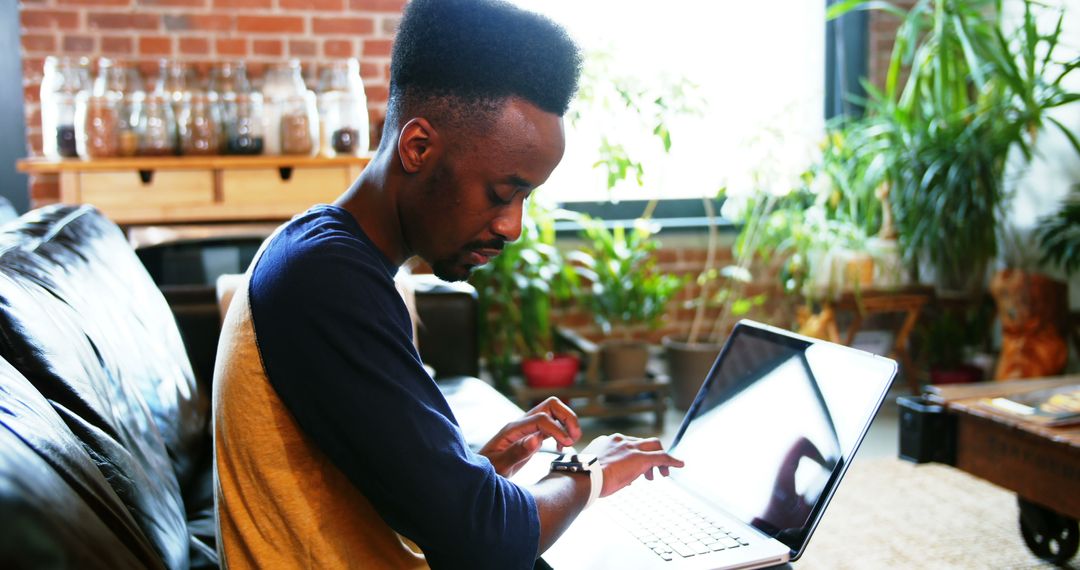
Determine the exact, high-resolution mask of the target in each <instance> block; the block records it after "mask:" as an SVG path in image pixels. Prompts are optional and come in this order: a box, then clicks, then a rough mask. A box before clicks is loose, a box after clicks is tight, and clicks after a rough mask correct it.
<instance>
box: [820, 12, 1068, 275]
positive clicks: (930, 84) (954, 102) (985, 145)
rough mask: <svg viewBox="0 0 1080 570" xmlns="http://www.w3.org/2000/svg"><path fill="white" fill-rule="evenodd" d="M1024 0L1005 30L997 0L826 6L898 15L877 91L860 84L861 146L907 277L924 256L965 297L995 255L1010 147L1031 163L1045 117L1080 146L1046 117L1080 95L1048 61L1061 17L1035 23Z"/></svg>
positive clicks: (833, 14) (1065, 72)
mask: <svg viewBox="0 0 1080 570" xmlns="http://www.w3.org/2000/svg"><path fill="white" fill-rule="evenodd" d="M1033 4H1034V2H1033V1H1032V0H1024V2H1023V8H1024V12H1023V19H1022V22H1021V23H1020V25H1019V26H1017V27H1016V30H1015V31H1011V30H1009V29H1008V27H1007V26H1006V25H1005V24H1004V17H1003V14H1002V10H1001V9H1000V8H1001V6H1000V2H998V3H996V6H995V3H993V2H991V1H989V0H967V1H961V0H949V1H945V0H918V1H917V2H916V3H915V5H914V6H913V7H912V9H911V10H910V11H909V12H906V13H904V12H902V11H900V10H898V9H896V8H895V7H892V6H891V5H888V4H886V3H881V2H850V1H849V2H844V3H840V4H837V5H836V6H834V7H833V8H831V9H830V11H829V16H830V17H836V16H838V15H840V14H842V13H844V12H846V11H849V10H851V9H853V8H860V7H861V8H865V7H885V8H886V9H888V10H890V11H893V12H896V13H898V14H899V15H901V16H902V17H903V18H904V20H903V22H902V24H901V26H900V28H899V30H898V32H897V37H896V43H895V45H894V47H893V54H892V59H891V61H890V66H889V69H888V73H887V77H886V82H885V85H884V89H877V88H875V87H874V86H872V85H867V86H866V88H867V91H868V93H869V95H870V97H869V104H868V109H869V113H868V116H867V117H866V122H867V124H868V126H869V129H870V131H869V132H870V133H872V136H871V139H879V142H878V143H877V144H873V145H869V146H872V147H873V149H874V150H873V152H874V153H876V154H877V160H878V161H879V164H880V165H881V166H882V168H883V169H884V172H885V177H886V181H887V182H888V184H889V186H890V191H889V195H890V201H891V204H892V209H893V213H894V214H895V219H896V227H897V230H898V233H899V239H900V242H901V245H902V247H903V250H904V254H905V257H906V259H907V260H908V263H909V264H910V265H911V266H912V267H914V268H915V270H916V273H917V272H918V269H919V264H920V263H926V265H928V266H929V268H931V269H932V270H933V273H934V276H935V280H936V283H937V286H938V289H939V291H941V292H943V293H944V292H947V291H960V292H964V293H967V294H970V293H972V292H974V291H977V290H980V289H981V288H982V286H983V284H984V282H985V275H986V269H987V266H988V261H989V260H991V259H993V258H994V257H995V256H996V254H997V252H998V246H999V243H998V235H997V233H998V232H997V230H998V227H999V221H1000V220H1001V219H1002V216H1003V205H1004V203H1005V199H1006V197H1007V196H1008V191H1007V188H1006V186H1005V169H1006V158H1007V157H1008V156H1009V154H1010V153H1011V152H1013V151H1019V153H1020V155H1021V156H1022V157H1023V158H1024V159H1025V160H1030V159H1031V155H1032V151H1031V148H1032V143H1033V141H1034V139H1035V137H1036V136H1037V133H1038V131H1039V129H1040V128H1041V127H1042V126H1043V124H1044V122H1049V123H1051V124H1053V125H1054V126H1056V127H1057V128H1059V129H1061V130H1062V131H1063V132H1064V133H1065V135H1066V136H1067V137H1068V138H1069V140H1070V141H1071V142H1072V144H1073V145H1074V146H1077V149H1078V151H1080V145H1078V144H1077V140H1076V138H1075V137H1074V136H1073V135H1072V133H1070V132H1069V130H1068V129H1067V128H1066V127H1065V126H1064V125H1062V124H1061V123H1060V122H1058V121H1057V120H1055V119H1054V118H1052V117H1049V116H1047V113H1046V112H1047V110H1049V109H1053V108H1055V107H1059V106H1062V105H1065V104H1068V103H1071V102H1073V101H1076V100H1077V99H1078V97H1080V96H1078V95H1077V94H1076V93H1072V92H1069V91H1068V90H1067V89H1066V88H1065V87H1064V86H1065V83H1064V82H1063V79H1064V78H1065V77H1066V76H1067V75H1068V74H1069V73H1071V72H1072V71H1073V70H1074V69H1076V67H1077V66H1076V65H1075V62H1071V63H1065V64H1062V63H1059V62H1057V61H1055V60H1054V55H1055V48H1056V47H1057V46H1058V44H1059V40H1060V39H1061V34H1062V26H1061V19H1060V17H1059V19H1058V24H1057V26H1056V28H1055V29H1053V30H1051V31H1049V32H1047V31H1043V30H1040V29H1039V27H1038V25H1037V24H1036V18H1035V14H1034V12H1033V8H1032V5H1033ZM995 7H996V9H995ZM926 265H924V266H923V268H926Z"/></svg>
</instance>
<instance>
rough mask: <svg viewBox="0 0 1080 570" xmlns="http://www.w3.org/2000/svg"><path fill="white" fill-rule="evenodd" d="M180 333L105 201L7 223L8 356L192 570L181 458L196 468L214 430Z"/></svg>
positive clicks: (3, 319)
mask: <svg viewBox="0 0 1080 570" xmlns="http://www.w3.org/2000/svg"><path fill="white" fill-rule="evenodd" d="M162 312H164V314H162ZM178 334H179V333H178V332H177V331H176V326H175V322H174V321H173V320H172V316H171V314H169V312H168V307H167V306H166V305H165V303H164V300H163V299H162V297H161V295H160V293H159V292H158V291H157V289H156V287H154V285H153V283H152V282H151V281H150V279H149V277H148V276H147V275H146V272H145V270H143V269H142V268H141V267H140V266H139V265H138V261H137V259H136V258H135V256H134V253H133V252H132V250H131V247H130V246H129V245H128V244H127V243H126V242H125V241H124V239H123V236H122V234H121V233H120V232H119V230H118V229H117V228H116V226H115V225H113V224H112V223H111V222H108V220H105V219H104V218H102V217H101V216H100V214H99V213H97V212H96V210H93V209H92V208H88V207H80V208H71V207H51V208H45V209H42V210H39V211H35V212H32V213H31V214H28V215H27V216H24V218H22V219H21V220H20V221H19V223H18V224H16V225H15V226H11V225H9V226H7V227H5V231H3V232H0V356H3V357H4V358H6V359H7V360H8V361H10V362H11V363H12V364H13V365H14V366H15V367H16V368H17V369H18V370H19V371H20V372H21V373H22V374H23V375H24V376H26V378H27V379H28V380H29V381H30V382H31V383H32V384H33V385H34V387H35V388H37V390H38V391H39V392H40V393H41V394H42V395H44V396H45V397H46V398H47V399H48V400H49V401H50V403H51V404H52V405H53V408H54V409H55V410H56V411H57V412H58V413H59V415H60V416H61V417H62V419H63V421H64V422H65V423H66V424H67V426H68V427H69V429H70V430H71V431H72V432H73V433H74V434H75V435H76V437H78V438H79V440H81V441H82V443H83V445H84V446H85V448H86V449H87V451H88V453H89V454H90V455H91V457H93V458H94V462H95V463H96V464H97V466H98V468H99V470H100V471H101V474H102V475H104V477H105V479H106V480H107V481H109V482H110V484H111V485H112V487H113V489H114V490H115V491H116V494H117V496H118V497H119V498H120V500H121V501H122V502H123V504H124V505H125V507H126V508H127V510H128V511H129V512H130V513H131V514H132V515H133V518H134V520H135V522H136V523H137V524H138V525H139V527H140V528H141V529H142V531H143V532H144V533H145V534H146V536H147V538H148V539H149V541H150V542H151V543H152V544H153V545H154V547H155V549H156V550H157V552H158V554H159V555H160V556H161V558H162V559H163V560H164V562H165V564H166V565H167V566H168V567H175V568H182V567H187V565H188V550H187V549H188V535H187V528H186V524H185V518H184V511H185V509H184V506H183V502H182V500H181V495H180V487H179V484H178V482H177V478H176V474H175V473H176V472H175V471H174V466H175V467H177V468H178V469H179V471H180V472H184V471H188V470H190V468H189V467H187V466H188V465H190V464H192V463H193V462H194V460H195V459H196V458H197V457H198V454H192V453H189V452H190V451H192V450H193V449H198V448H200V447H201V446H202V443H201V441H196V440H202V439H205V437H206V435H205V432H201V431H200V430H202V429H205V419H204V418H205V412H204V411H203V410H200V409H199V408H200V407H201V406H204V405H205V403H203V402H200V401H199V400H200V399H199V397H198V394H197V392H195V390H194V380H193V379H192V376H191V370H190V365H189V364H188V363H187V360H186V356H185V355H184V352H183V345H182V343H181V342H180V341H179V336H178ZM161 339H164V340H161ZM170 339H174V340H175V343H173V342H172V340H170ZM173 344H175V345H176V346H172V345H173ZM144 396H145V399H144ZM148 403H149V405H148ZM169 410H172V412H171V414H170V413H168V412H169ZM185 420H186V421H185ZM200 420H201V421H200ZM188 422H190V425H189V424H188ZM159 424H160V425H161V426H162V427H161V428H160V429H159ZM193 426H194V427H193ZM163 436H164V437H163ZM170 443H171V445H172V447H171V448H169V451H172V452H173V453H169V452H168V451H167V450H166V447H167V445H169V444H170ZM204 453H205V452H204Z"/></svg>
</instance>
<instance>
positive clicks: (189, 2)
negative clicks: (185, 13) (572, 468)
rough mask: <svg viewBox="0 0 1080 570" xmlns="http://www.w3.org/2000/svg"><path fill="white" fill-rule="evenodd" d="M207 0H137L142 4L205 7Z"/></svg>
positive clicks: (169, 6) (137, 2)
mask: <svg viewBox="0 0 1080 570" xmlns="http://www.w3.org/2000/svg"><path fill="white" fill-rule="evenodd" d="M206 2H207V0H135V3H136V4H138V5H140V6H161V7H168V8H205V7H206Z"/></svg>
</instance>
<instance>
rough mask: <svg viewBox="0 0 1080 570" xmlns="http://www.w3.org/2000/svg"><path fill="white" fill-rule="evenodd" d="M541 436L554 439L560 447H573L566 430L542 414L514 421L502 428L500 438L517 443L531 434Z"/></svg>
mask: <svg viewBox="0 0 1080 570" xmlns="http://www.w3.org/2000/svg"><path fill="white" fill-rule="evenodd" d="M536 433H539V434H543V436H544V437H551V438H554V439H555V441H556V442H557V443H560V444H562V445H573V444H574V441H575V440H574V439H573V438H572V437H571V435H570V434H568V433H567V432H566V429H565V428H564V427H563V426H562V425H561V424H559V423H558V422H556V421H555V420H554V419H552V417H551V416H549V415H548V414H546V413H544V412H540V413H536V414H532V415H528V416H525V417H523V418H521V419H518V420H514V421H513V422H510V423H509V424H507V426H506V427H505V428H503V432H502V434H500V436H499V437H500V438H502V439H504V440H506V441H517V440H519V439H522V438H524V437H526V436H529V435H533V434H536Z"/></svg>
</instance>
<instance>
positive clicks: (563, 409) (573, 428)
mask: <svg viewBox="0 0 1080 570" xmlns="http://www.w3.org/2000/svg"><path fill="white" fill-rule="evenodd" d="M534 412H543V413H546V414H548V415H549V416H551V417H552V418H554V419H556V420H558V421H559V423H561V424H562V425H563V426H564V427H565V428H566V433H567V434H568V435H569V436H570V437H571V438H572V439H573V441H572V442H571V445H572V444H573V443H576V442H577V440H579V439H581V425H580V424H579V423H578V417H577V414H575V413H574V410H571V409H570V406H567V405H566V402H563V401H562V400H560V399H558V398H556V397H554V396H552V397H550V398H548V399H547V400H544V401H543V403H541V404H540V405H539V406H537V407H535V408H533V410H532V411H530V412H529V413H530V414H532V413H534Z"/></svg>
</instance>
